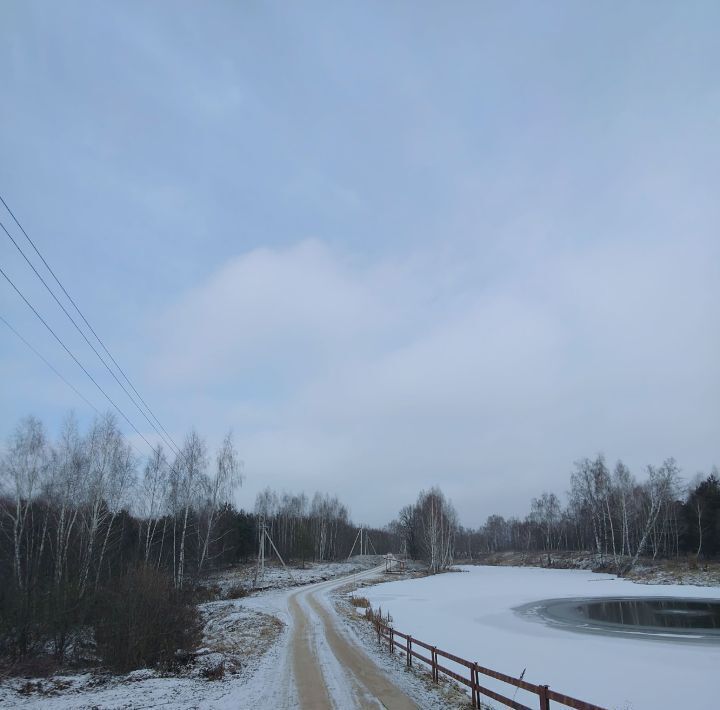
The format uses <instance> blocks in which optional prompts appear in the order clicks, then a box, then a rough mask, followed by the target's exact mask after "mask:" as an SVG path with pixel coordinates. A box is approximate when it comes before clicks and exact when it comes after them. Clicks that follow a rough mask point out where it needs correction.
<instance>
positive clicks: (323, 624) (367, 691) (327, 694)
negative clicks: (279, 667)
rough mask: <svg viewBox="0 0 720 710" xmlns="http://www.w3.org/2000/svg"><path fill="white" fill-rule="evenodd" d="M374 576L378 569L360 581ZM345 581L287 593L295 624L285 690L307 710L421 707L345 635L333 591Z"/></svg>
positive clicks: (320, 584)
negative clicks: (290, 682)
mask: <svg viewBox="0 0 720 710" xmlns="http://www.w3.org/2000/svg"><path fill="white" fill-rule="evenodd" d="M375 574H377V570H370V571H369V572H364V573H361V574H360V575H357V577H364V576H373V575H375ZM347 581H348V580H347V578H346V579H340V580H332V581H329V582H321V583H319V584H314V585H312V586H308V587H305V588H303V589H300V590H298V591H296V592H292V593H291V594H290V595H289V597H288V610H289V613H290V618H291V620H292V622H291V629H290V639H289V644H290V648H289V653H288V654H287V655H286V658H287V659H288V662H289V663H290V664H291V666H292V668H286V669H283V670H284V671H285V673H287V672H288V671H290V672H291V673H292V677H293V679H294V687H293V688H291V687H287V689H286V692H287V693H288V694H292V695H294V696H295V697H294V698H293V700H294V701H295V702H296V703H298V704H299V706H300V707H301V708H303V709H304V710H325V709H326V708H342V709H343V710H345V709H346V708H348V709H349V708H393V709H395V708H397V709H398V710H410V709H414V708H417V707H418V706H417V705H416V704H415V703H413V702H412V701H411V700H410V699H409V698H408V697H407V696H406V695H405V693H403V691H402V690H400V689H399V688H398V687H397V686H396V685H395V684H394V683H393V682H392V681H391V680H390V678H389V677H388V675H387V674H386V673H384V672H383V671H382V670H381V669H380V668H379V667H378V666H377V665H376V664H375V663H374V662H373V660H372V659H371V658H370V657H369V656H368V655H367V653H366V652H365V650H364V649H363V648H362V647H361V646H360V645H358V644H357V643H355V642H354V640H353V639H352V637H351V636H349V635H348V634H346V633H344V632H343V630H342V627H341V622H340V620H339V619H338V616H337V612H336V611H335V610H334V609H333V605H332V601H331V600H330V598H329V593H330V592H331V591H332V590H334V589H336V588H337V587H339V586H342V585H344V584H347ZM285 677H287V675H286V676H285ZM287 699H288V700H290V698H287Z"/></svg>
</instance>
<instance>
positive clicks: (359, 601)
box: [350, 595, 370, 609]
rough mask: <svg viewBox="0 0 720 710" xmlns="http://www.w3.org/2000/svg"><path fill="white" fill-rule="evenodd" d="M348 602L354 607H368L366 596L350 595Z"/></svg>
mask: <svg viewBox="0 0 720 710" xmlns="http://www.w3.org/2000/svg"><path fill="white" fill-rule="evenodd" d="M350 603H351V604H352V605H353V606H354V607H356V608H357V607H360V608H361V609H368V608H369V607H370V602H369V601H368V600H367V597H356V596H355V595H353V596H351V597H350Z"/></svg>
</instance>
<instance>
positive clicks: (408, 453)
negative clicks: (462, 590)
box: [0, 0, 720, 526]
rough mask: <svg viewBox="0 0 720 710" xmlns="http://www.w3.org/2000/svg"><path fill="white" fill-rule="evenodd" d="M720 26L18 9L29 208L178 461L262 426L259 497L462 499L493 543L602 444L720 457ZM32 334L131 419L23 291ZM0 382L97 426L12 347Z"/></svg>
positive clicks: (18, 76)
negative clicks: (185, 447) (504, 524)
mask: <svg viewBox="0 0 720 710" xmlns="http://www.w3.org/2000/svg"><path fill="white" fill-rule="evenodd" d="M718 27H720V4H718V3H717V2H714V1H710V2H682V3H680V2H670V3H664V2H658V1H657V0H652V1H650V2H596V3H579V2H575V1H574V0H573V1H572V2H570V1H569V2H543V3H538V2H471V3H470V2H469V3H462V2H456V3H447V2H434V3H431V2H420V3H418V2H412V3H410V2H408V3H403V2H394V3H387V2H358V3H335V2H326V3H318V4H315V3H309V2H303V3H259V2H257V3H256V2H245V3H234V2H228V3H224V2H215V3H203V4H198V3H194V2H193V3H179V2H172V3H170V2H165V3H163V2H152V3H146V2H142V3H139V2H138V3H133V2H123V3H116V2H113V3H103V2H64V3H53V2H27V1H26V0H22V1H20V0H18V1H17V2H10V1H7V2H3V3H2V4H0V91H1V92H2V95H1V97H2V102H1V103H0V194H2V195H3V197H4V198H5V199H6V201H7V202H8V204H9V205H10V206H11V208H12V209H13V210H14V211H15V213H16V215H17V216H18V217H19V218H20V220H21V222H22V223H23V225H24V226H25V228H26V230H27V231H28V233H29V234H30V236H31V237H32V238H33V239H34V240H35V241H36V243H37V245H38V247H39V248H40V249H41V250H42V251H43V252H44V255H45V256H46V258H47V259H48V261H49V263H50V264H51V265H52V266H53V268H54V269H55V271H56V273H57V274H58V275H59V276H60V278H61V279H62V280H63V282H64V284H65V285H66V287H67V288H68V290H69V291H70V293H71V294H72V295H73V296H74V297H75V298H76V300H77V302H78V303H79V305H80V306H81V308H82V309H83V310H84V312H85V314H86V315H87V316H88V318H89V320H90V322H91V323H92V324H93V325H94V326H95V328H96V330H97V331H98V333H99V334H100V335H101V337H103V338H104V339H105V342H106V343H107V345H108V346H109V347H110V350H111V351H112V352H113V354H114V355H115V356H116V358H117V360H118V361H119V362H120V364H121V365H122V366H123V367H124V369H125V370H126V371H127V372H128V374H130V375H131V378H132V379H133V380H134V382H135V384H136V385H137V386H138V389H139V390H140V392H141V394H142V395H143V396H144V398H145V399H146V400H147V401H148V402H149V403H150V404H151V406H152V407H153V409H154V410H155V412H156V414H157V415H158V416H159V418H160V419H161V420H162V422H163V423H164V424H165V426H166V427H167V428H168V429H169V430H170V431H171V433H172V434H173V437H174V438H175V439H176V440H180V439H181V438H182V437H183V435H184V434H185V432H187V431H188V430H189V429H190V428H191V427H193V426H194V427H196V428H197V429H198V430H199V431H200V432H201V433H202V434H204V435H206V436H207V438H208V440H209V442H210V443H211V444H212V445H215V444H217V443H218V442H219V440H220V438H221V437H222V435H223V433H224V432H225V431H226V430H227V429H228V428H232V429H233V430H234V432H235V436H236V443H237V446H238V448H239V450H240V453H241V456H242V458H243V459H244V461H245V473H246V475H247V480H246V484H245V486H244V488H243V489H242V491H241V492H240V494H239V496H238V504H240V505H243V506H245V507H251V506H252V505H253V502H254V498H255V494H256V492H257V491H258V490H260V489H261V488H263V487H265V486H267V485H269V486H272V487H274V488H276V489H279V490H280V489H287V490H293V491H298V490H304V491H306V492H308V493H309V492H311V491H313V490H315V489H320V490H323V491H328V492H331V493H337V494H338V495H339V496H340V497H341V498H342V499H343V500H344V501H345V502H346V503H347V504H348V505H349V507H350V509H351V512H352V514H353V517H354V518H355V519H356V520H364V521H367V522H370V523H374V524H382V523H385V522H387V521H388V520H389V519H391V518H392V517H394V515H395V514H396V512H397V510H398V509H399V508H400V507H401V506H402V505H404V504H406V503H408V502H411V501H412V500H414V499H415V497H416V496H417V493H418V491H419V489H420V488H426V487H429V486H431V485H433V484H438V485H440V486H441V487H442V489H443V490H444V491H445V492H446V494H447V495H448V496H449V497H450V498H451V499H452V500H453V501H454V503H455V504H456V507H457V508H458V510H459V512H460V516H461V519H462V522H463V523H464V524H465V525H470V526H476V525H478V524H480V523H482V522H483V521H484V519H485V517H486V516H487V515H489V514H491V513H494V512H497V513H500V514H503V515H516V514H517V515H524V514H525V512H526V511H527V508H528V504H529V500H530V498H531V497H533V496H537V495H539V494H540V493H541V492H542V491H543V490H554V491H556V492H558V493H564V491H565V490H566V488H567V485H568V476H569V472H570V470H571V469H572V464H573V461H574V460H576V459H578V458H579V457H582V456H593V455H594V454H596V453H598V452H604V453H605V455H606V457H607V458H608V460H609V461H610V463H613V462H614V461H615V460H616V459H617V458H622V459H623V460H624V461H625V462H626V463H627V464H629V465H630V467H631V469H632V470H633V471H634V472H635V473H636V474H638V475H642V469H643V467H644V466H645V464H647V463H659V462H661V461H662V460H663V459H664V458H665V457H668V456H674V457H676V458H677V460H678V462H679V464H680V465H681V467H682V469H683V471H684V473H685V475H686V476H687V477H688V478H690V477H692V476H693V475H694V474H695V473H696V472H697V471H699V470H704V471H708V470H709V469H710V467H711V465H712V464H713V463H718V464H720V455H719V451H718V441H719V440H720V439H719V437H718V434H719V432H720V407H719V406H718V403H719V402H720V317H719V316H720V307H719V304H720V231H719V229H718V228H719V227H720V197H719V195H720V79H719V77H720V42H718ZM0 221H2V222H3V224H5V226H6V227H8V229H10V228H11V226H12V223H11V220H10V219H9V217H8V215H7V213H6V212H4V211H2V213H1V215H0ZM13 234H15V235H18V234H19V233H18V231H17V230H15V232H13ZM0 236H1V237H2V239H0V265H2V267H3V270H5V271H6V272H7V273H8V275H10V276H11V277H12V278H13V279H14V280H15V281H16V283H17V284H18V286H19V287H20V288H21V289H22V290H23V292H24V293H25V294H26V295H27V297H28V298H29V299H30V300H32V302H33V304H34V305H36V306H37V307H38V309H39V310H40V311H41V312H42V313H43V314H44V315H45V316H46V317H47V319H48V321H49V322H50V323H51V324H52V325H53V326H54V327H56V328H57V331H58V334H59V335H61V337H62V338H63V339H64V340H65V341H66V342H67V344H68V345H69V346H70V347H71V349H73V350H74V351H75V352H77V354H78V355H79V356H81V358H82V359H83V361H84V362H86V363H87V365H88V367H90V366H92V371H93V373H95V374H96V377H97V379H98V381H99V382H101V383H102V384H103V385H104V386H106V387H107V390H108V392H111V393H112V395H113V397H115V398H116V400H117V402H118V403H119V404H120V405H121V407H122V408H123V409H124V410H125V411H126V412H127V413H128V415H130V416H131V418H133V419H134V420H136V421H137V426H138V428H140V429H141V431H143V433H146V434H147V436H148V438H151V439H152V440H153V441H154V440H155V438H156V437H151V432H148V431H147V430H148V428H149V427H147V425H145V426H143V421H144V420H142V419H141V418H140V416H139V415H138V414H137V412H136V411H134V410H133V408H132V405H130V403H129V402H128V401H127V400H126V399H124V398H123V397H124V396H123V394H122V392H120V391H119V389H118V388H117V387H114V386H113V383H112V382H111V381H109V376H108V377H105V376H103V374H102V372H101V370H100V367H99V366H98V365H99V364H98V363H97V361H96V360H95V361H94V360H93V357H94V356H93V355H92V353H91V352H90V351H89V349H88V348H87V347H86V346H84V344H83V343H82V342H81V341H80V339H79V336H77V334H76V333H74V332H73V330H72V326H71V325H70V324H69V322H67V321H64V320H63V318H64V316H63V315H62V313H61V312H60V311H59V309H58V308H57V306H55V304H54V303H53V302H52V301H51V300H50V297H49V296H47V294H45V293H44V292H43V289H42V286H41V285H40V284H39V282H37V281H36V280H35V277H34V276H33V275H32V273H31V272H30V271H29V269H28V268H27V266H26V265H25V264H24V262H23V261H22V259H21V257H20V256H19V255H18V254H17V252H16V251H15V249H14V247H13V245H12V243H11V242H10V241H9V240H8V239H7V238H6V237H5V235H4V233H2V232H0ZM0 314H1V315H2V316H3V317H5V318H7V319H8V321H9V322H11V323H12V324H13V326H14V327H16V328H17V329H18V331H20V332H21V333H22V334H23V336H24V337H26V338H27V339H28V340H29V341H30V342H32V344H33V345H34V346H35V347H37V348H38V349H39V350H40V351H41V352H42V353H43V355H44V356H45V357H46V358H48V360H49V361H51V362H52V363H53V365H54V366H55V367H57V368H58V370H60V371H61V372H62V373H63V374H64V375H65V376H66V377H67V378H68V379H69V380H71V381H72V382H73V384H74V385H75V386H76V387H77V388H78V389H80V390H81V391H82V392H83V394H85V395H86V396H87V397H88V399H90V400H91V401H92V402H93V403H94V404H95V405H96V406H97V407H98V408H100V409H105V408H106V406H107V404H106V402H104V401H103V399H102V397H101V395H99V393H98V392H97V391H96V390H95V389H94V387H93V385H92V383H91V382H89V381H88V380H87V379H86V378H85V377H84V375H83V374H82V373H81V372H80V371H79V370H78V368H77V367H76V366H75V364H74V363H73V362H72V361H71V360H70V359H69V358H68V357H67V355H66V354H65V353H64V352H63V351H62V349H61V348H60V347H59V346H58V345H57V344H56V343H54V342H53V340H52V338H51V336H49V335H48V334H47V332H46V331H44V330H43V327H42V325H40V324H39V323H38V322H37V321H36V320H34V317H33V315H32V314H31V313H30V312H29V311H28V310H27V308H26V307H25V306H24V304H23V303H22V302H21V301H20V299H19V298H18V297H17V295H16V294H15V293H14V292H13V291H12V289H11V288H10V287H9V285H8V284H7V283H0ZM0 368H1V370H0V372H1V373H2V393H1V394H0V407H1V411H0V436H2V437H3V438H5V437H7V435H8V434H9V433H10V432H11V431H12V429H13V428H14V426H15V423H16V422H17V420H18V419H19V418H20V417H21V416H23V415H25V414H28V413H34V414H36V415H38V416H40V417H41V418H42V419H43V420H44V421H45V422H46V424H47V425H48V428H49V430H50V432H52V433H55V432H57V430H58V428H59V426H60V422H61V420H62V418H63V416H64V414H65V413H66V412H67V410H69V409H70V408H74V409H75V410H76V412H77V413H78V415H79V417H80V418H81V419H82V420H83V421H87V420H88V419H89V418H90V417H91V415H92V410H90V409H89V408H88V407H87V405H86V404H85V403H84V402H83V401H82V400H81V399H79V398H78V397H77V396H76V395H75V394H74V393H73V392H72V391H71V390H70V389H68V388H67V386H66V385H65V384H63V382H61V381H60V380H59V379H58V378H57V377H56V376H55V375H54V374H53V373H52V372H51V371H50V370H49V369H48V368H47V367H46V366H45V365H44V364H43V363H42V362H41V361H39V360H38V359H37V358H36V357H35V356H34V355H33V354H32V353H31V352H29V351H28V350H27V349H26V347H25V346H24V345H23V344H22V343H21V342H20V341H18V340H17V339H16V338H15V336H14V335H13V334H12V333H11V332H10V331H8V330H7V328H5V326H4V325H3V324H2V323H0ZM125 429H126V430H128V431H129V433H131V434H132V432H131V431H130V430H129V427H125ZM132 438H133V440H134V441H135V442H136V443H137V444H138V448H142V446H144V444H142V442H141V441H140V440H139V438H138V437H137V436H135V435H133V437H132ZM145 448H147V447H145Z"/></svg>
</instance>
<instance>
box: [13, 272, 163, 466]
mask: <svg viewBox="0 0 720 710" xmlns="http://www.w3.org/2000/svg"><path fill="white" fill-rule="evenodd" d="M0 274H1V275H2V276H3V277H4V278H5V280H6V281H7V282H8V283H9V284H10V285H11V286H12V287H13V289H14V290H15V292H16V293H17V294H18V296H20V298H22V300H23V301H24V302H25V305H26V306H27V307H28V308H29V309H30V310H31V311H32V312H33V313H34V314H35V316H36V317H37V318H38V320H40V322H41V323H42V324H43V325H44V326H45V328H47V330H48V331H49V332H50V333H51V335H52V336H53V337H54V338H55V340H57V342H58V343H59V344H60V346H61V347H62V348H63V350H65V352H66V353H67V354H68V355H69V356H70V357H71V358H72V359H73V360H74V361H75V363H76V364H77V366H78V367H79V368H80V369H81V370H82V371H83V372H84V373H85V375H86V376H87V377H88V378H89V379H90V381H91V382H92V383H93V384H94V385H95V387H97V389H98V390H100V392H101V393H102V395H103V396H104V397H105V399H107V401H108V402H110V404H111V405H112V406H113V407H114V408H115V409H116V410H117V412H118V413H119V414H120V416H121V417H122V418H123V419H124V420H125V421H126V422H127V423H128V424H129V425H130V427H131V428H132V429H133V431H134V432H135V433H136V434H137V435H138V436H139V437H140V438H141V439H142V440H143V441H144V442H145V443H146V444H147V445H148V448H149V449H150V450H151V451H152V452H153V453H155V448H156V447H154V446H153V445H152V444H151V443H150V442H149V441H148V440H147V438H146V437H145V435H144V434H143V433H141V432H140V430H139V429H138V428H137V427H136V426H135V424H134V423H133V422H132V421H131V420H130V419H129V417H128V416H127V415H126V414H125V412H123V410H122V409H120V407H119V406H118V405H117V404H115V401H114V400H113V399H112V397H110V395H109V394H108V393H107V392H105V390H104V389H103V388H102V387H101V386H100V385H99V384H98V382H97V380H96V379H95V378H94V377H93V376H92V375H91V374H90V373H89V372H88V371H87V369H86V368H85V366H84V365H83V364H82V363H81V362H80V360H78V359H77V358H76V357H75V355H74V354H73V352H72V351H71V350H70V348H68V347H67V345H65V343H64V342H63V341H62V339H61V338H60V337H59V336H58V334H57V333H56V332H55V331H54V330H53V329H52V327H51V326H50V325H48V322H47V321H46V320H45V319H44V318H43V317H42V316H41V315H40V313H39V312H38V311H37V310H36V308H35V307H34V306H33V305H32V303H30V301H28V299H27V298H25V295H24V294H23V293H22V291H21V290H20V289H19V288H18V287H17V286H16V285H15V283H14V282H13V280H12V279H11V278H10V277H9V276H8V275H7V274H6V273H5V272H4V271H3V269H2V267H0Z"/></svg>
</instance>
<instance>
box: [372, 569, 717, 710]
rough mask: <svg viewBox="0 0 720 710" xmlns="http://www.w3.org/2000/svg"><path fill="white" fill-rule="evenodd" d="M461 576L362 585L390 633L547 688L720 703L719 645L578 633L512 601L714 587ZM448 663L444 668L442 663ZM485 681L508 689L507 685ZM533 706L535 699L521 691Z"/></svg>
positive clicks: (665, 702) (627, 701)
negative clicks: (387, 620)
mask: <svg viewBox="0 0 720 710" xmlns="http://www.w3.org/2000/svg"><path fill="white" fill-rule="evenodd" d="M460 569H461V570H462V572H459V573H448V574H442V575H437V576H433V577H426V578H422V579H413V580H406V581H398V582H394V583H386V584H380V585H376V586H373V587H368V588H366V589H364V590H363V592H362V594H363V595H364V596H366V597H367V598H368V599H369V600H370V602H371V604H372V606H373V607H374V608H377V607H382V609H383V612H386V611H389V612H390V614H391V616H392V618H393V625H394V626H395V628H396V629H398V630H400V631H403V632H405V633H409V634H412V635H413V636H414V637H415V638H418V639H421V640H422V641H425V642H427V643H431V644H433V645H436V646H438V648H442V649H443V650H446V651H449V652H450V653H454V654H456V655H458V656H461V657H463V658H467V659H468V660H473V661H477V662H478V663H480V664H481V665H484V666H486V667H489V668H492V669H494V670H498V671H501V672H504V673H507V674H508V675H513V676H519V675H520V673H521V672H522V671H523V669H525V668H526V669H527V670H526V673H525V679H526V680H527V681H529V682H531V683H543V684H548V685H549V686H550V687H551V688H553V689H555V690H556V691H558V692H561V693H566V694H568V695H572V696H574V697H576V698H579V699H581V700H586V701H588V702H591V703H597V704H598V705H602V706H605V707H608V708H618V709H625V708H631V709H632V710H645V709H649V708H653V709H655V710H657V709H658V708H660V709H662V708H668V709H670V708H673V709H680V708H698V709H701V710H705V709H706V708H707V709H710V708H716V707H720V687H719V686H718V669H719V668H720V644H711V643H706V644H705V643H703V644H698V643H687V642H679V641H671V640H668V641H663V640H659V639H657V638H655V639H652V640H649V639H634V638H626V637H610V636H604V635H597V634H583V633H579V632H576V631H569V630H565V629H561V628H557V627H554V626H550V625H548V624H546V623H544V622H543V621H541V620H535V621H533V620H531V619H530V618H529V617H528V616H527V615H521V614H519V613H517V612H516V611H514V608H515V607H518V606H521V605H524V604H528V603H531V602H534V601H538V600H541V599H551V598H552V599H557V598H564V597H602V596H637V597H647V596H658V597H659V596H684V597H696V598H720V587H694V586H689V585H668V584H662V585H649V584H634V583H632V582H628V581H626V580H622V579H618V578H616V577H614V576H613V575H606V574H594V573H591V572H586V571H582V570H553V569H537V568H515V567H479V566H472V567H462V568H460ZM448 665H450V664H449V663H448ZM482 682H483V683H484V684H485V685H487V686H488V687H491V688H495V689H498V690H499V692H502V693H503V694H505V695H510V696H511V697H512V695H513V689H512V688H510V687H509V686H507V685H504V686H503V685H497V684H494V682H493V681H492V679H489V678H488V679H484V680H483V681H482ZM516 700H517V701H518V702H523V703H525V704H527V705H530V706H531V707H535V706H536V705H537V698H536V697H535V696H529V695H526V694H525V693H524V692H523V691H518V693H517V696H516Z"/></svg>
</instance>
